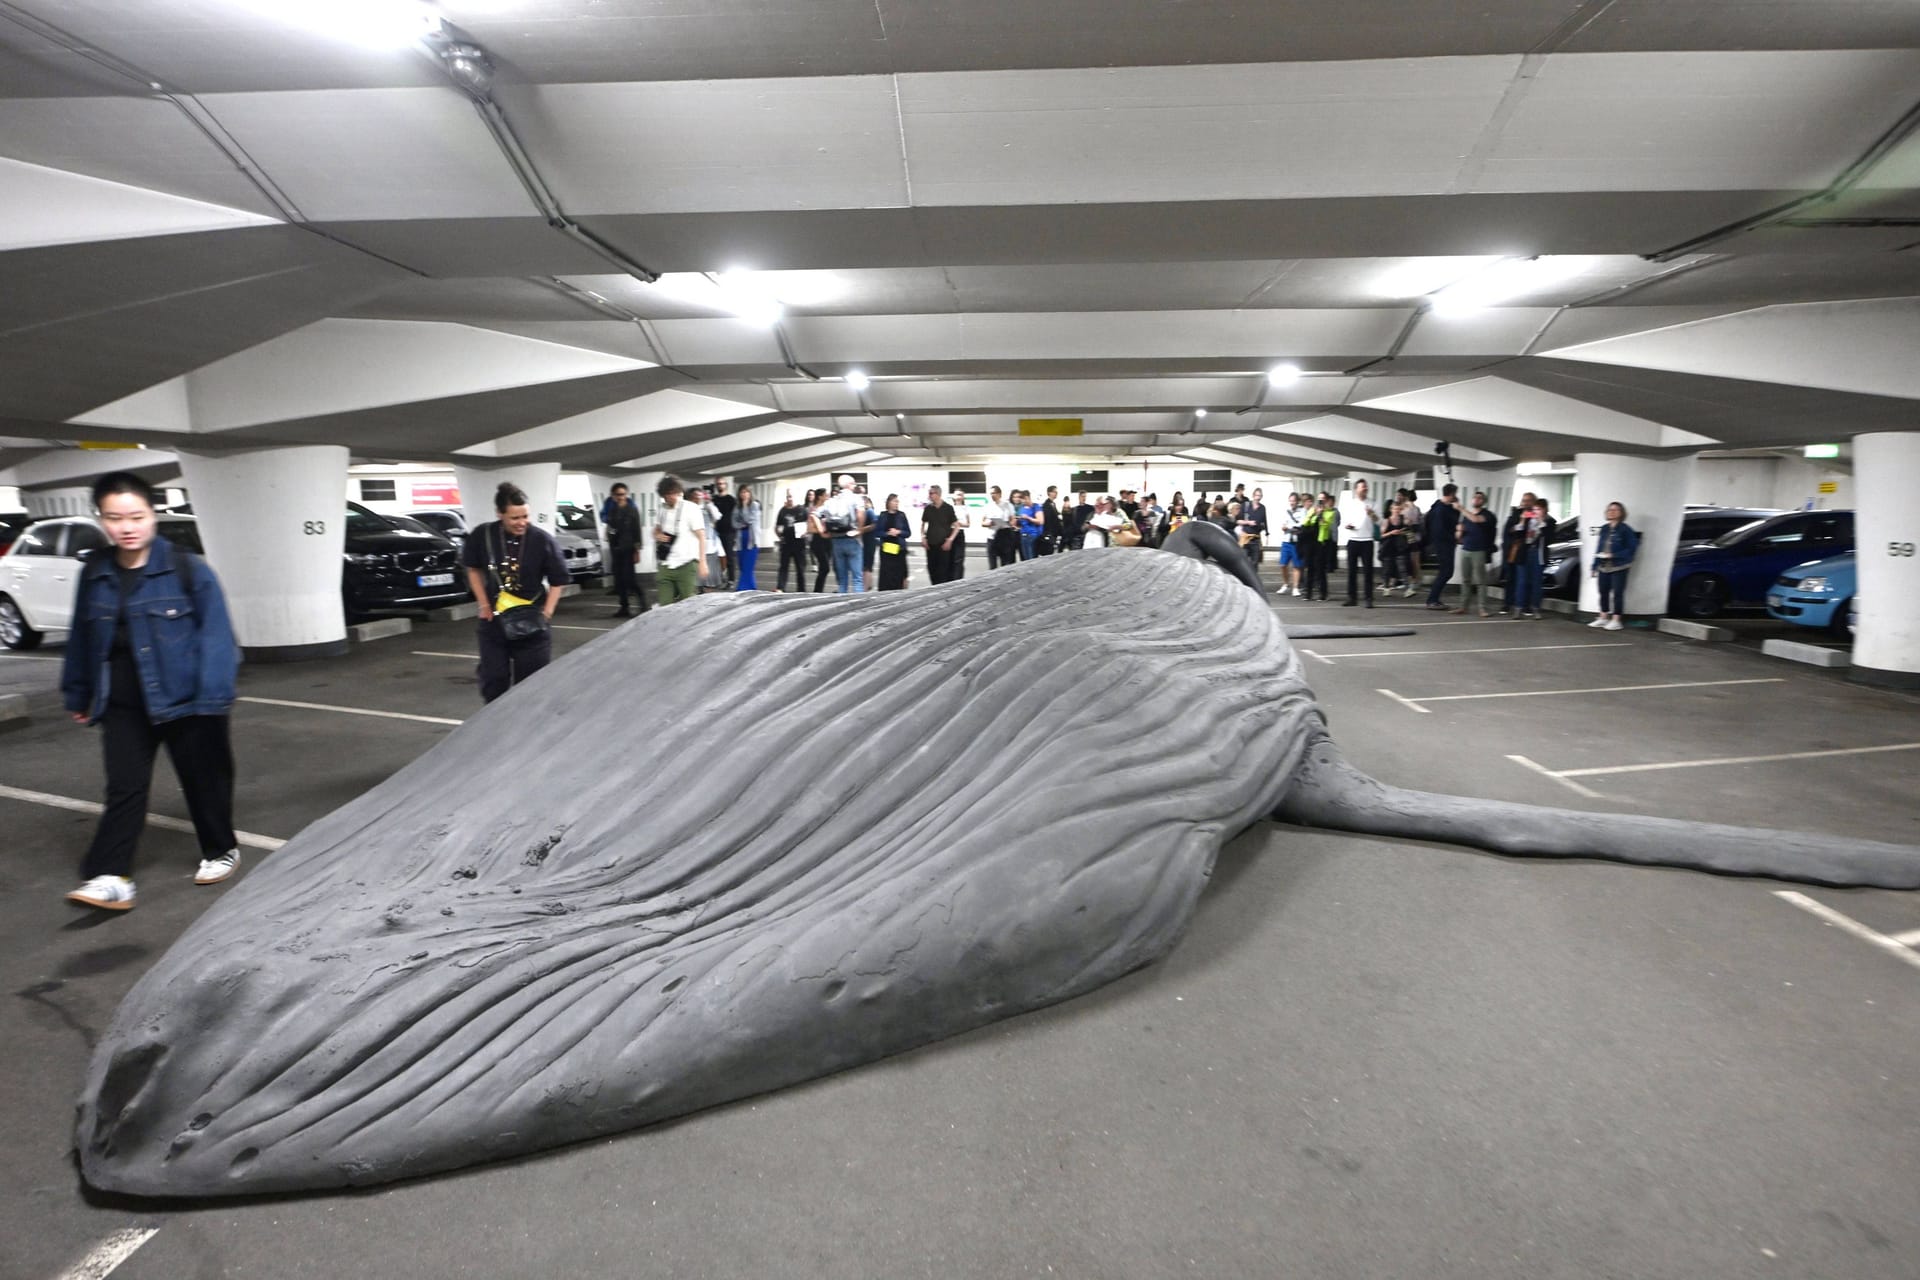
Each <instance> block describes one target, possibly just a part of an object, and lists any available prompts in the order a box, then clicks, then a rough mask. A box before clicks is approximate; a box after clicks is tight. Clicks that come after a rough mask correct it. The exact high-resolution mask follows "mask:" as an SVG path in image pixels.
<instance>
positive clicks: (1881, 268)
mask: <svg viewBox="0 0 1920 1280" xmlns="http://www.w3.org/2000/svg"><path fill="white" fill-rule="evenodd" d="M398 4H399V0H396V8H397V7H398ZM299 7H300V6H298V5H293V4H283V5H268V4H265V3H263V2H262V0H142V2H141V3H140V4H138V5H134V4H129V3H126V0H8V3H6V4H0V421H6V422H8V423H11V424H12V425H11V426H10V427H9V430H10V431H12V432H14V433H16V434H17V435H19V436H20V437H21V439H22V441H23V443H16V444H11V445H10V446H9V447H8V449H7V450H6V453H5V455H4V457H0V483H7V482H9V476H10V475H11V476H12V477H13V478H14V479H18V478H19V475H20V474H22V473H21V471H20V468H21V467H22V466H23V465H24V463H25V462H27V461H29V460H30V459H31V458H32V457H33V456H34V450H35V449H36V448H38V447H39V445H38V444H37V443H36V442H39V441H45V440H54V441H58V440H67V439H74V440H77V439H79V438H80V437H81V436H82V435H83V434H84V435H85V436H86V437H87V438H89V439H94V438H99V437H100V436H102V435H103V434H110V435H111V437H112V438H125V439H129V440H137V441H142V442H147V443H151V444H155V445H161V446H164V445H167V444H177V443H179V442H180V440H181V438H182V437H183V436H186V437H194V438H196V444H197V445H199V446H201V447H224V448H253V447H264V446H270V445H274V444H285V443H305V442H336V443H342V444H346V445H348V446H349V447H351V448H352V449H354V450H355V452H356V454H357V455H358V456H361V457H366V458H382V459H414V460H422V461H448V460H451V459H453V458H454V457H455V456H456V455H457V456H460V457H463V458H472V457H475V456H479V457H485V458H488V459H490V460H500V461H511V460H514V459H525V460H528V461H536V460H539V461H559V462H561V463H562V464H563V465H566V466H569V467H581V468H590V469H596V470H631V469H657V468H661V467H671V468H675V469H679V470H684V471H687V472H689V473H698V472H702V471H707V470H713V469H720V468H724V469H727V470H737V471H740V472H742V473H751V474H772V473H773V472H772V471H771V470H763V469H771V468H779V467H794V468H813V467H816V466H817V467H819V468H820V469H824V468H825V467H827V466H829V465H838V464H840V463H842V462H844V461H848V460H854V461H858V462H860V463H868V462H873V461H885V460H887V459H900V460H912V461H916V462H924V463H926V464H928V465H940V464H941V463H943V462H947V461H953V462H959V461H973V460H976V459H979V458H990V457H1037V456H1045V457H1049V458H1066V459H1084V460H1086V461H1088V462H1098V461H1100V460H1103V459H1119V458H1140V457H1154V458H1164V457H1185V458H1191V459H1194V460H1196V461H1200V462H1203V463H1206V462H1212V463H1220V464H1222V465H1227V464H1231V463H1234V462H1236V461H1237V462H1238V464H1240V465H1248V466H1263V467H1267V468H1269V469H1271V470H1276V471H1280V472H1287V471H1293V472H1298V473H1302V474H1330V473H1336V472H1338V471H1341V470H1356V471H1362V470H1369V469H1391V470H1404V469H1408V468H1411V467H1413V466H1417V465H1420V463H1421V462H1422V460H1423V459H1430V457H1431V443H1432V441H1434V440H1437V439H1448V440H1451V441H1453V442H1454V443H1455V445H1456V446H1457V447H1458V450H1459V455H1460V456H1464V455H1466V454H1468V453H1471V454H1472V458H1471V460H1472V461H1474V462H1475V463H1476V464H1477V465H1499V464H1501V463H1504V462H1511V461H1513V460H1517V459H1520V458H1528V459H1534V458H1559V457H1566V456H1570V455H1571V454H1572V453H1573V452H1575V451H1576V450H1578V449H1616V450H1621V451H1627V452H1638V453H1644V454H1649V455H1654V456H1659V455H1663V454H1669V453H1673V452H1678V451H1684V450H1691V449H1699V448H1717V447H1739V448H1744V447H1758V446H1788V445H1793V444H1797V443H1816V442H1827V441H1831V440H1833V439H1834V438H1836V437H1840V436H1845V435H1847V434H1850V433H1852V432H1857V431H1864V430H1885V429H1902V428H1905V427H1911V426H1912V425H1913V423H1914V420H1915V415H1914V410H1915V407H1916V406H1915V404H1914V400H1915V399H1916V398H1920V395H1916V394H1915V393H1916V390H1917V389H1916V388H1914V386H1913V384H1912V382H1911V379H1910V376H1908V375H1907V374H1906V370H1905V369H1904V368H1902V367H1898V366H1901V365H1902V363H1903V362H1902V361H1901V359H1900V358H1899V356H1898V355H1897V354H1894V353H1898V352H1901V351H1908V350H1911V349H1913V347H1912V343H1913V342H1914V341H1915V340H1916V339H1917V338H1920V331H1917V330H1916V328H1915V326H1916V324H1917V323H1920V134H1916V133H1915V132H1914V131H1913V125H1914V123H1915V122H1916V120H1917V119H1920V112H1916V98H1917V97H1920V91H1917V90H1916V88H1915V86H1916V85H1920V10H1917V9H1916V8H1915V7H1914V5H1913V4H1912V3H1911V0H1845V2H1841V0H1835V2H1833V3H1826V4H1818V5H1807V4H1800V5H1794V4H1783V3H1780V2H1779V0H1693V2H1691V3H1687V4H1673V3H1670V2H1669V0H1482V2H1481V3H1476V4H1474V5H1463V4H1459V3H1455V2H1453V0H1417V2H1410V0H1343V2H1340V3H1336V2H1335V0H1266V2H1265V3H1262V4H1258V5H1249V4H1246V3H1244V0H1181V2H1175V0H1057V2H1056V3H1050V4H1041V5H1036V4H1032V3H1030V2H1025V0H1022V2H1020V3H1016V2H1015V0H969V3H966V4H954V3H951V0H710V2H708V3H703V4H700V5H697V6H689V5H685V4H669V3H663V2H662V0H445V2H444V3H443V4H441V5H440V6H439V8H438V11H439V13H440V14H441V15H442V16H444V17H445V18H446V19H447V20H449V21H450V22H452V23H455V24H457V26H458V28H459V29H460V30H461V31H463V32H465V33H466V34H467V35H468V36H470V37H471V38H472V39H473V40H474V41H476V42H477V43H478V44H479V45H481V46H482V47H483V48H484V49H485V50H486V51H487V53H488V55H489V56H490V58H491V60H492V62H493V64H494V66H495V68H496V77H495V81H494V87H493V90H492V93H493V97H494V100H495V101H496V102H497V104H498V106H499V108H500V110H501V112H502V114H503V118H504V119H505V120H506V121H507V124H508V128H509V129H510V130H511V131H512V133H513V135H514V136H515V137H516V138H517V140H518V145H519V146H520V147H522V148H523V149H524V154H525V157H526V159H527V161H529V162H530V164H531V167H532V169H533V170H535V171H537V175H538V182H540V183H544V184H545V186H546V188H547V189H549V190H550V191H551V193H552V197H553V199H554V200H555V201H556V202H557V205H558V207H559V209H560V210H563V211H564V214H565V216H566V217H567V218H570V219H572V220H574V221H575V222H577V223H578V224H579V226H581V227H583V228H585V230H586V231H587V232H588V233H590V235H591V237H596V238H598V239H599V240H600V241H601V242H602V243H603V244H606V245H610V246H612V247H613V249H614V250H615V251H616V252H617V253H618V254H619V255H624V257H625V259H626V260H627V261H628V262H630V263H634V264H644V267H645V268H647V269H648V270H650V271H651V272H661V273H667V274H666V276H665V278H664V279H663V280H661V281H659V282H657V283H650V282H647V281H645V280H643V279H642V278H640V277H639V276H638V275H636V274H634V273H631V272H626V271H623V270H621V269H619V268H618V267H616V266H614V265H612V264H610V263H609V261H608V260H607V259H606V257H604V256H603V255H602V254H600V253H597V252H595V251H594V249H593V248H592V247H591V245H590V244H588V243H584V242H583V240H582V239H581V238H580V237H577V236H570V235H568V234H564V233H563V231H562V230H561V229H560V228H558V227H556V226H555V225H553V222H554V220H553V219H550V218H549V217H548V216H547V213H546V211H543V210H542V208H541V207H539V205H538V204H537V203H536V195H535V194H534V193H533V192H532V191H530V190H529V187H528V185H527V183H526V182H525V181H523V176H522V175H521V174H519V173H516V171H515V168H514V166H513V165H512V164H511V163H509V160H508V159H507V157H506V155H505V154H504V153H503V149H502V146H501V145H500V142H499V140H498V139H497V137H496V135H495V133H494V132H493V131H492V130H490V128H489V126H488V122H487V121H486V120H485V119H484V118H483V115H482V113H481V112H479V111H477V110H476V109H475V106H474V104H473V103H472V102H471V101H470V100H469V99H468V98H467V97H466V96H465V95H464V94H462V93H461V92H460V91H459V90H457V89H456V88H455V87H454V86H453V85H452V84H451V83H450V82H449V80H448V78H447V76H446V75H445V73H444V72H443V71H442V70H441V68H440V66H439V64H438V63H437V61H436V60H435V59H434V58H433V57H432V56H431V55H430V54H429V53H427V52H426V51H425V50H424V49H423V48H413V49H392V48H387V49H380V48H372V47H367V46H364V45H362V44H359V43H355V42H354V41H352V40H348V39H342V38H339V37H338V36H337V35H335V34H328V33H325V32H321V31H318V30H314V29H309V28H307V27H303V26H301V25H298V23H296V22H294V21H292V20H289V19H288V18H286V17H285V16H284V15H285V14H286V12H288V11H289V10H294V9H298V8H299ZM322 7H324V6H322ZM156 85H157V86H159V87H160V90H161V91H159V92H156V90H155V88H154V86H156ZM1836 184H1838V185H1836ZM1814 197H1823V198H1820V199H1814ZM1542 255H1544V256H1545V258H1546V261H1545V262H1544V263H1541V264H1537V265H1536V266H1535V267H1533V268H1528V269H1526V271H1527V273H1528V274H1527V278H1526V280H1525V281H1523V282H1522V283H1520V284H1518V285H1516V286H1515V287H1512V288H1508V289H1504V290H1502V291H1500V293H1499V295H1498V296H1497V297H1493V298H1491V299H1489V300H1487V305H1485V306H1483V307H1481V308H1479V309H1477V310H1468V311H1464V312H1460V313H1448V312H1446V311H1445V310H1443V309H1442V308H1439V307H1435V306H1433V305H1431V304H1430V298H1429V295H1431V294H1432V293H1434V291H1435V290H1438V289H1440V288H1441V287H1443V286H1444V285H1446V284H1448V283H1450V282H1452V281H1456V280H1465V281H1468V282H1473V281H1487V280H1491V279H1492V278H1494V277H1495V276H1497V275H1500V274H1502V273H1505V272H1508V271H1514V270H1517V269H1516V268H1515V267H1514V266H1513V265H1512V264H1513V262H1514V260H1518V259H1529V258H1534V257H1537V256H1542ZM733 268H746V269H750V270H751V271H752V272H753V273H754V274H753V276H752V277H751V286H750V287H751V289H752V290H754V291H756V292H757V293H758V294H760V295H763V296H768V297H774V298H778V299H780V300H781V301H782V303H783V305H784V318H783V320H782V322H781V324H780V326H779V328H778V329H777V330H775V329H770V328H767V327H764V326H760V325H756V324H754V323H752V322H750V321H748V320H745V319H741V318H739V317H738V316H736V315H733V314H730V313H728V312H727V311H726V310H724V309H723V308H721V307H720V306H717V305H716V301H717V300H718V299H719V298H720V295H721V293H722V291H721V290H720V289H719V288H718V287H716V285H715V284H714V283H713V278H714V277H716V276H718V275H719V273H723V272H726V271H728V270H729V269H733ZM703 273H705V274H703ZM1276 363H1286V364H1291V365H1293V366H1295V367H1296V368H1297V369H1298V370H1299V371H1301V373H1302V374H1303V375H1304V376H1302V377H1300V379H1299V380H1298V381H1296V382H1293V383H1291V384H1290V385H1285V386H1269V385H1268V384H1267V381H1266V379H1265V376H1264V374H1265V371H1266V370H1267V369H1268V368H1269V367H1270V366H1272V365H1274V364H1276ZM854 371H861V372H864V373H865V374H867V375H869V376H871V377H872V378H873V384H872V386H871V387H870V388H869V389H867V390H866V391H865V392H864V393H862V392H856V391H855V390H854V389H853V387H851V386H850V385H849V384H848V383H847V382H845V381H843V380H842V379H843V378H844V377H845V375H847V374H849V373H851V372H854ZM1199 409H1206V410H1207V411H1208V413H1207V414H1206V416H1204V417H1202V416H1200V415H1198V414H1197V413H1196V412H1195V411H1196V410H1199ZM1022 416H1047V417H1063V416H1074V417H1081V418H1083V419H1084V434H1083V435H1081V436H1079V437H1077V438H1058V437H1049V438H1029V437H1022V436H1021V435H1019V434H1018V433H1017V430H1016V423H1017V420H1018V419H1019V418H1020V417H1022ZM35 474H38V473H35Z"/></svg>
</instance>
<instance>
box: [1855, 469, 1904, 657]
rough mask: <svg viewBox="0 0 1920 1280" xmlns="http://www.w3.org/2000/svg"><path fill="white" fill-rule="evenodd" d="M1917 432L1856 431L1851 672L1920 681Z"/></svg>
mask: <svg viewBox="0 0 1920 1280" xmlns="http://www.w3.org/2000/svg"><path fill="white" fill-rule="evenodd" d="M1916 484H1920V433H1913V432H1898V433H1896V432H1876V433H1874V434H1873V435H1865V436H1855V437H1854V438H1853V487H1854V494H1855V496H1856V505H1855V507H1854V516H1853V520H1854V545H1855V547H1857V548H1858V553H1857V555H1856V556H1855V565H1856V566H1857V567H1856V572H1857V574H1858V582H1857V584H1856V588H1855V590H1856V595H1857V598H1858V600H1859V604H1860V621H1859V628H1858V630H1857V632H1856V634H1855V635H1854V637H1853V667H1852V669H1851V671H1850V672H1849V674H1850V675H1851V677H1852V678H1853V679H1855V680H1859V681H1861V682H1863V683H1866V684H1880V685H1892V686H1894V687H1896V688H1902V689H1920V514H1916V512H1915V509H1914V505H1913V491H1914V486H1915V485H1916Z"/></svg>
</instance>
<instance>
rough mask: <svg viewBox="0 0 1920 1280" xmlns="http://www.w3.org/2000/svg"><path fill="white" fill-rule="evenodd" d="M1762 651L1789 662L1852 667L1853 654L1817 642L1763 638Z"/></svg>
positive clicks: (1817, 665)
mask: <svg viewBox="0 0 1920 1280" xmlns="http://www.w3.org/2000/svg"><path fill="white" fill-rule="evenodd" d="M1760 652H1762V653H1764V654H1766V655H1767V656H1768V657H1770V658H1785V659H1786V660H1787V661H1789V662H1804V663H1806V664H1807V665H1808V666H1810V667H1836V668H1837V667H1850V666H1852V665H1853V655H1852V654H1849V653H1847V652H1845V651H1844V650H1841V649H1827V648H1823V647H1821V646H1820V645H1817V644H1803V643H1801V642H1800V641H1798V640H1763V641H1761V642H1760Z"/></svg>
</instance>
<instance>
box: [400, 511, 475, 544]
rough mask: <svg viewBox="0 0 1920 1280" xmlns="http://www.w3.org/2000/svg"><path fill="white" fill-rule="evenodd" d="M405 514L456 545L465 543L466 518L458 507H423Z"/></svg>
mask: <svg viewBox="0 0 1920 1280" xmlns="http://www.w3.org/2000/svg"><path fill="white" fill-rule="evenodd" d="M407 515H408V516H409V517H411V518H412V519H415V520H418V521H419V522H420V523H421V524H423V525H425V526H427V528H429V529H431V530H433V531H434V532H435V533H437V534H440V535H441V536H442V537H444V538H446V539H447V540H448V541H450V542H452V543H453V545H454V546H456V547H464V546H466V544H467V518H466V517H465V516H464V515H462V514H461V513H460V508H458V507H423V508H421V509H419V510H415V511H409V512H407Z"/></svg>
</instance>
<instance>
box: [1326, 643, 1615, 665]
mask: <svg viewBox="0 0 1920 1280" xmlns="http://www.w3.org/2000/svg"><path fill="white" fill-rule="evenodd" d="M1631 647H1632V646H1631V644H1630V643H1629V642H1627V641H1625V640H1615V641H1613V642H1611V643H1608V644H1516V645H1503V646H1502V647H1500V648H1498V649H1375V650H1369V651H1368V652H1366V653H1337V654H1335V655H1334V656H1333V657H1331V658H1324V659H1322V661H1324V662H1335V661H1338V662H1345V661H1346V660H1347V659H1348V658H1420V657H1427V656H1430V655H1432V654H1436V653H1524V652H1526V651H1528V650H1530V649H1627V648H1631ZM1315 656H1316V657H1317V656H1318V655H1315Z"/></svg>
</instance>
